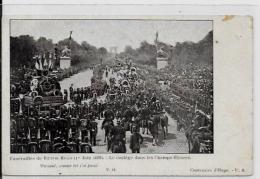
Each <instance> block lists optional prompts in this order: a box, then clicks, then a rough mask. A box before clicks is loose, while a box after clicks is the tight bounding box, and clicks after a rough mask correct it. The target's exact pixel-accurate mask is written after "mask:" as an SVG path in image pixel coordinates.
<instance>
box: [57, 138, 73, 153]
mask: <svg viewBox="0 0 260 179" xmlns="http://www.w3.org/2000/svg"><path fill="white" fill-rule="evenodd" d="M62 145H63V146H62V147H60V148H59V149H58V151H59V153H72V150H71V148H70V147H69V146H68V144H67V142H66V141H65V140H63V141H62Z"/></svg>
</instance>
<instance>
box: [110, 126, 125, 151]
mask: <svg viewBox="0 0 260 179" xmlns="http://www.w3.org/2000/svg"><path fill="white" fill-rule="evenodd" d="M125 137H126V135H125V130H124V128H123V127H122V126H121V125H120V122H117V126H115V127H114V128H112V131H111V151H112V153H126V146H125Z"/></svg>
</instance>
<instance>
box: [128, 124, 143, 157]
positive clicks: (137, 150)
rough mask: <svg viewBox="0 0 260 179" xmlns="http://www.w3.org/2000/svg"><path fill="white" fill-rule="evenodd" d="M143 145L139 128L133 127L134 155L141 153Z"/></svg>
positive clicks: (132, 148) (131, 145)
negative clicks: (141, 145)
mask: <svg viewBox="0 0 260 179" xmlns="http://www.w3.org/2000/svg"><path fill="white" fill-rule="evenodd" d="M142 143H143V137H142V135H141V134H140V133H139V132H138V129H137V127H133V134H132V135H131V136H130V146H129V147H130V149H131V150H132V153H140V144H142Z"/></svg>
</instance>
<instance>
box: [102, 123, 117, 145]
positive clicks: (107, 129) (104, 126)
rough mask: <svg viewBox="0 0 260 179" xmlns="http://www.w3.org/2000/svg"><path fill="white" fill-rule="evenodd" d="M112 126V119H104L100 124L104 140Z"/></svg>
mask: <svg viewBox="0 0 260 179" xmlns="http://www.w3.org/2000/svg"><path fill="white" fill-rule="evenodd" d="M113 127H114V124H113V121H105V122H104V124H103V125H102V126H101V129H104V130H105V139H104V142H106V141H107V139H108V137H109V133H110V132H111V130H112V128H113Z"/></svg>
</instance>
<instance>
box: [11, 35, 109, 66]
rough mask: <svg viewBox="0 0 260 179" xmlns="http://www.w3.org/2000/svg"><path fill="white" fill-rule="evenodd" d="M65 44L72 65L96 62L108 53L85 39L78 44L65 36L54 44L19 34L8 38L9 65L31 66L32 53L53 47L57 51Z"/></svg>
mask: <svg viewBox="0 0 260 179" xmlns="http://www.w3.org/2000/svg"><path fill="white" fill-rule="evenodd" d="M65 46H69V47H70V48H71V53H72V62H71V63H72V65H80V64H83V63H84V64H90V65H93V64H97V63H100V62H101V60H104V59H105V58H106V57H107V56H108V55H109V54H108V52H107V49H106V48H104V47H101V48H97V47H95V46H93V45H90V44H89V43H87V42H86V41H83V42H82V43H81V44H79V43H78V42H76V41H74V40H73V39H69V38H67V39H64V40H61V41H59V42H58V43H57V45H56V44H54V43H53V41H52V39H47V38H45V37H40V38H39V39H37V40H35V39H34V38H33V37H32V36H29V35H21V36H19V37H11V38H10V58H11V59H10V60H11V63H10V64H11V67H15V68H17V67H21V66H27V67H31V66H33V65H34V61H33V56H34V55H36V54H43V53H45V54H48V53H54V49H55V47H57V48H58V51H62V49H63V48H64V47H65Z"/></svg>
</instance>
